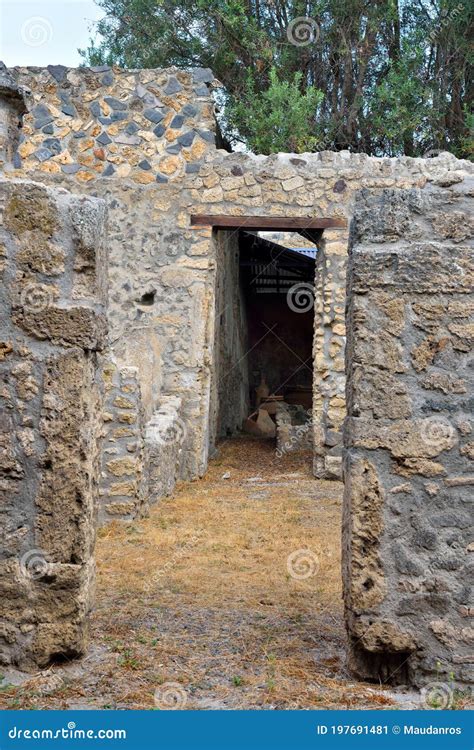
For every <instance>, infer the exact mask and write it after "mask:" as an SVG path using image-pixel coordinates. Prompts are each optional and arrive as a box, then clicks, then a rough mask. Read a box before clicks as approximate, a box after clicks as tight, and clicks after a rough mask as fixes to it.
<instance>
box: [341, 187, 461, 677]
mask: <svg viewBox="0 0 474 750" xmlns="http://www.w3.org/2000/svg"><path fill="white" fill-rule="evenodd" d="M472 188H473V181H472V180H469V181H467V180H466V181H465V182H463V183H460V184H456V185H453V186H451V187H446V188H444V189H441V188H436V189H431V190H425V191H420V190H404V191H395V190H385V191H383V192H382V193H381V194H374V193H373V192H372V191H364V192H362V193H361V195H360V196H359V198H358V200H357V203H356V207H355V213H354V221H353V232H352V239H351V250H350V265H349V277H348V318H347V325H348V351H347V355H346V362H347V405H348V418H347V422H346V428H345V435H344V442H345V448H346V454H345V511H344V521H343V557H344V560H345V563H344V588H345V607H346V619H347V625H348V630H349V636H350V657H351V665H352V668H353V670H354V671H355V673H356V674H357V675H359V676H360V677H363V678H364V679H375V680H379V679H380V680H382V681H394V682H412V683H415V684H422V683H423V682H424V681H426V680H428V679H429V678H430V677H431V679H439V680H441V679H444V680H446V681H450V680H451V678H452V676H454V679H455V680H459V681H462V682H469V681H472V680H473V678H474V672H473V658H472V642H473V638H474V631H473V629H472V627H471V620H470V618H471V617H472V615H473V613H474V609H473V603H472V590H471V581H472V559H471V558H472V553H473V552H474V544H473V541H472V493H473V486H474V467H473V461H474V442H473V435H474V420H473V396H472V394H473V387H474V371H473V359H472V356H473V355H472V346H473V339H474V303H473V298H472V292H473V287H474V252H473V243H472V237H473V234H474V232H473V230H474V223H473V221H472V205H470V202H469V200H468V199H469V197H470V196H472V194H473V190H472Z"/></svg>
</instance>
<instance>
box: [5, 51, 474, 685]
mask: <svg viewBox="0 0 474 750" xmlns="http://www.w3.org/2000/svg"><path fill="white" fill-rule="evenodd" d="M213 85H214V82H213V76H212V73H211V72H210V71H209V70H203V69H196V70H192V71H188V72H185V71H182V70H176V69H170V70H140V71H123V70H120V69H116V68H113V69H112V68H109V67H107V66H102V67H100V68H84V69H82V68H81V69H74V70H72V69H67V68H65V67H62V66H49V67H48V68H47V69H38V68H15V69H12V70H6V69H2V70H0V161H1V167H2V172H1V177H0V206H1V217H2V218H1V225H0V232H1V236H0V252H1V256H2V270H3V294H2V307H1V314H2V323H3V325H2V342H1V344H0V352H1V365H0V366H1V370H2V396H3V402H4V405H3V410H2V437H1V439H2V466H1V469H2V491H3V497H4V500H3V503H2V509H3V513H2V518H3V524H2V542H3V544H2V552H1V555H2V557H1V567H2V583H1V587H2V612H1V621H0V623H1V624H0V659H1V661H2V662H4V663H7V664H8V663H13V664H16V665H19V666H21V667H23V668H26V669H30V668H34V667H36V666H40V667H42V666H45V665H47V664H48V663H50V662H51V661H52V660H54V659H55V658H57V657H58V656H60V655H61V654H62V655H69V656H72V655H76V654H81V653H83V652H84V650H85V648H86V642H87V614H88V610H89V606H90V600H91V595H92V591H93V577H94V574H93V570H94V563H93V549H94V535H95V529H96V526H97V524H98V523H106V522H107V521H108V520H110V519H132V518H134V517H137V516H140V515H143V514H145V513H146V512H147V509H148V507H149V505H150V504H152V503H155V502H157V501H159V499H160V498H161V497H164V496H165V495H168V494H170V493H172V492H173V487H174V484H175V482H176V481H177V480H178V479H193V478H197V477H200V476H202V475H203V473H204V472H205V471H206V468H207V464H208V459H209V457H210V455H212V453H213V451H214V447H215V444H216V441H217V440H218V439H219V437H221V436H223V435H227V434H234V433H236V432H237V431H238V430H239V429H240V428H241V426H242V422H243V420H245V419H246V418H248V416H249V413H250V412H251V411H252V408H253V406H252V404H251V403H249V394H251V393H253V392H254V391H256V389H257V388H258V387H259V383H261V382H262V373H263V368H264V367H265V363H267V370H266V374H267V375H268V373H270V375H271V373H273V372H276V371H278V381H277V379H275V380H274V382H270V381H271V378H270V379H269V383H268V386H269V390H270V392H271V391H275V393H276V389H277V386H278V385H279V383H282V382H284V380H285V377H286V372H287V369H285V368H286V367H287V363H286V361H285V356H284V355H283V354H281V352H283V351H284V350H283V348H282V349H280V350H278V351H279V354H278V357H277V356H276V355H275V353H274V351H276V350H275V347H274V348H273V350H272V348H269V349H268V350H265V349H264V348H263V347H260V346H259V331H258V330H256V329H255V328H253V327H252V320H254V318H255V316H254V315H252V311H255V310H256V309H259V310H268V309H269V305H268V304H266V305H265V304H264V303H265V293H268V296H267V298H266V299H270V298H271V299H272V300H273V303H272V304H273V308H272V310H273V312H272V314H273V315H274V316H276V317H278V319H279V320H282V319H285V320H286V319H287V318H288V320H290V319H292V320H293V321H294V325H293V328H292V332H293V333H292V336H293V338H294V342H293V343H294V346H295V349H296V350H297V352H298V356H300V357H301V360H302V362H303V365H304V367H303V366H302V369H301V374H300V376H299V379H297V380H296V381H295V382H292V383H291V392H292V394H293V401H291V399H289V402H290V403H293V404H296V405H298V404H299V405H301V404H302V403H303V401H305V400H306V404H305V408H306V411H307V412H308V404H309V406H310V415H309V418H308V420H307V425H308V430H309V431H310V432H309V435H308V433H305V437H304V444H305V447H306V448H308V447H309V448H311V447H312V450H313V455H314V473H315V476H317V477H319V478H323V479H324V478H330V479H340V478H344V481H345V511H344V523H343V540H344V566H343V567H344V570H343V577H344V585H345V605H346V620H347V628H348V634H349V641H350V662H351V667H352V669H353V671H354V672H355V673H356V674H357V675H359V676H361V677H363V678H365V679H374V680H378V679H385V678H386V677H387V676H388V675H390V676H391V678H392V679H393V680H395V681H400V682H410V683H412V684H416V685H421V684H423V683H424V682H425V681H426V680H427V679H430V678H432V677H433V675H437V676H439V675H440V674H441V675H448V674H454V675H455V679H456V680H458V681H460V682H464V683H465V682H468V681H469V680H472V656H470V652H469V642H470V641H471V648H472V632H473V631H472V628H470V626H469V622H470V620H469V618H470V616H472V613H473V606H472V601H471V599H470V593H469V589H468V585H467V581H468V573H469V561H468V558H469V553H470V552H471V553H472V551H473V546H472V541H470V539H469V538H468V531H469V528H470V526H472V516H470V514H469V498H470V497H471V495H472V485H473V483H474V472H473V468H472V461H473V459H474V452H473V442H472V439H473V438H472V422H473V419H472V385H473V382H472V378H473V376H472V354H471V347H472V338H473V321H472V313H473V302H472V296H471V295H472V286H473V254H472V221H471V219H470V215H469V210H468V199H469V197H472V190H473V188H472V185H473V182H472V173H473V167H472V165H471V163H469V162H466V161H459V160H457V159H456V158H455V157H454V156H452V155H450V154H441V155H440V156H438V157H436V158H433V159H412V158H408V157H400V158H393V159H388V158H380V159H379V158H374V157H368V156H366V155H364V154H350V153H349V152H344V151H343V152H340V153H333V152H321V153H316V154H303V155H298V156H295V155H292V154H278V155H273V156H253V155H248V154H242V153H228V152H227V151H225V150H222V149H221V148H219V135H218V133H216V126H215V122H214V115H213V106H212V98H211V91H212V87H213ZM216 141H217V143H216ZM264 229H270V230H275V231H283V232H291V231H292V232H295V231H296V232H299V234H300V236H303V237H304V238H305V239H306V240H309V241H310V243H313V245H314V247H315V248H317V252H315V253H314V254H313V259H312V260H311V259H309V256H308V257H307V258H306V259H302V257H303V256H302V254H301V253H300V255H299V259H297V257H296V253H295V252H293V251H292V250H291V249H290V250H287V251H286V252H285V251H284V247H279V249H278V252H277V253H275V247H274V244H275V243H273V241H272V240H268V239H265V238H264V237H263V236H262V234H260V232H261V231H262V230H264ZM302 244H304V243H302ZM262 257H266V258H267V260H268V262H267V263H264V264H263V266H264V268H263V269H261V270H258V271H256V270H255V269H256V268H257V267H258V263H259V259H261V258H262ZM260 263H261V260H260ZM348 266H349V271H348V273H347V270H348ZM269 267H271V269H272V273H271V274H270V273H269V272H268V268H269ZM242 269H244V270H242ZM249 269H250V270H249ZM265 269H267V270H265ZM245 274H250V276H249V278H250V277H251V279H250V281H248V283H243V281H242V279H243V280H244V281H245V278H246V276H245ZM346 277H347V284H348V286H347V290H346ZM256 279H259V281H258V283H257V284H256V288H253V287H252V284H253V282H254V281H255V280H256ZM275 285H276V286H275ZM254 287H255V285H254ZM265 287H267V289H265ZM295 289H296V292H297V293H300V292H304V293H305V294H306V297H307V295H308V293H309V292H311V295H312V298H311V300H310V302H311V304H310V305H307V304H306V303H304V304H303V309H298V300H296V301H294V300H292V299H290V291H294V290H295ZM282 291H283V294H282V293H281V292H282ZM257 292H258V293H257ZM278 295H279V296H278ZM292 316H293V317H292ZM296 323H297V324H296ZM346 327H347V337H348V346H347V350H346V352H345V349H346V347H345V342H346ZM308 342H309V343H308ZM249 351H251V352H253V353H252V355H249V356H248V357H247V356H246V353H247V352H249ZM470 358H471V359H470ZM262 363H263V364H262ZM346 373H347V383H346ZM262 392H263V391H262ZM272 395H273V394H272ZM265 398H266V397H265V396H264V397H263V400H265ZM346 404H347V415H346ZM272 408H273V407H272ZM274 408H275V413H276V412H278V409H280V411H279V413H280V419H279V420H278V419H277V423H278V421H279V422H280V425H281V429H282V430H286V431H287V434H288V436H289V437H288V439H290V438H291V436H292V435H293V434H294V428H295V427H298V426H299V425H298V421H299V420H300V417H299V416H297V417H296V418H295V414H296V413H297V412H298V409H296V411H295V409H294V408H289V409H288V408H285V407H283V408H282V407H278V404H277V399H276V398H275V399H274ZM292 415H293V417H292ZM292 418H293V422H292ZM295 419H296V421H295ZM282 434H283V433H281V434H280V444H279V448H281V446H282V445H283V447H284V444H285V439H282ZM285 434H286V433H285ZM343 440H344V448H343V446H342V441H343Z"/></svg>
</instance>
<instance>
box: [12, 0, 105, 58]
mask: <svg viewBox="0 0 474 750" xmlns="http://www.w3.org/2000/svg"><path fill="white" fill-rule="evenodd" d="M102 15H103V11H102V10H101V9H100V8H98V7H97V5H95V3H94V2H93V0H0V60H2V61H3V62H4V63H5V65H7V66H9V67H10V66H13V65H39V66H45V65H49V64H62V65H68V66H70V67H74V66H77V65H79V64H80V63H81V57H80V55H79V53H78V51H77V48H78V47H86V46H87V42H88V39H89V38H90V36H91V27H92V26H93V23H94V21H97V20H98V19H99V18H100V17H101V16H102Z"/></svg>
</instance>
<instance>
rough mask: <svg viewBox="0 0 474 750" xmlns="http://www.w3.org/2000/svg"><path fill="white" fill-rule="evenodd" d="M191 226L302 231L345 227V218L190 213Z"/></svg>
mask: <svg viewBox="0 0 474 750" xmlns="http://www.w3.org/2000/svg"><path fill="white" fill-rule="evenodd" d="M191 226H211V227H216V228H218V229H252V230H254V231H258V232H264V231H274V232H275V231H280V232H300V233H301V232H303V231H310V230H315V229H319V230H321V229H345V228H346V227H347V220H346V219H342V218H340V217H338V216H323V217H317V218H314V217H313V218H311V217H309V216H225V215H224V214H192V215H191Z"/></svg>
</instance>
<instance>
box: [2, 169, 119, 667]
mask: <svg viewBox="0 0 474 750" xmlns="http://www.w3.org/2000/svg"><path fill="white" fill-rule="evenodd" d="M104 221H105V205H104V204H103V202H102V201H99V200H96V199H94V198H86V197H76V196H72V195H71V194H69V193H67V192H66V191H65V190H62V189H60V190H52V189H49V188H46V187H45V186H43V185H40V184H36V183H33V182H25V181H20V182H8V181H4V180H1V181H0V262H1V271H2V278H1V287H2V288H1V294H0V299H1V307H0V317H1V328H2V341H1V342H0V372H1V396H2V410H1V431H0V440H1V448H2V450H1V454H0V456H1V466H0V473H1V477H0V482H1V498H2V500H1V517H2V523H1V541H0V580H1V584H0V588H1V591H0V602H1V604H0V663H3V664H16V665H19V666H20V667H23V668H26V669H29V668H32V667H35V666H45V665H46V664H47V663H49V662H50V661H51V660H54V659H56V658H58V659H59V658H67V657H71V656H75V655H77V654H80V653H82V652H83V651H84V648H85V642H86V620H87V612H88V609H89V598H90V592H91V590H92V582H93V577H94V564H93V549H94V540H95V525H96V523H95V518H96V512H97V504H96V500H97V481H98V463H99V461H98V447H97V437H98V432H99V419H100V414H101V410H102V407H101V397H100V382H99V377H98V362H97V357H98V352H100V351H101V350H102V348H103V346H104V342H105V338H106V323H105V315H104V302H105V293H106V281H107V278H106V277H107V267H106V257H105V247H104Z"/></svg>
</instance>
